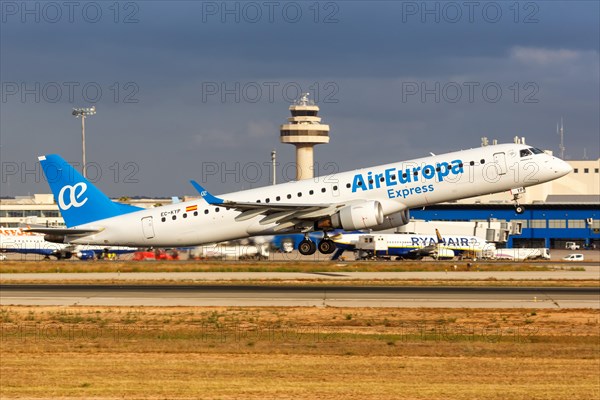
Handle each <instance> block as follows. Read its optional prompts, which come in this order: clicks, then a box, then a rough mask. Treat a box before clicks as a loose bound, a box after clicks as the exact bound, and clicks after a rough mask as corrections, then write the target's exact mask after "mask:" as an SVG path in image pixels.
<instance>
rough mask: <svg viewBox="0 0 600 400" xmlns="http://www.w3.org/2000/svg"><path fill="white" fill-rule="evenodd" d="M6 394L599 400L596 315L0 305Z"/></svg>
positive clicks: (0, 392) (1, 386)
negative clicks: (0, 306) (596, 399)
mask: <svg viewBox="0 0 600 400" xmlns="http://www.w3.org/2000/svg"><path fill="white" fill-rule="evenodd" d="M0 324H1V328H2V329H1V341H0V397H1V398H2V399H9V398H77V399H80V398H97V399H117V398H148V399H172V398H182V399H197V398H201V399H292V398H295V399H297V398H302V399H585V400H588V399H593V398H598V397H600V372H599V371H600V312H599V311H598V310H568V311H567V310H546V309H544V310H535V309H528V310H522V309H521V310H516V309H510V310H508V309H501V310H478V309H469V310H467V309H393V310H390V309H376V308H214V307H206V308H192V307H177V308H152V307H147V308H129V307H111V308H105V307H69V308H64V307H16V306H15V307H2V308H1V309H0Z"/></svg>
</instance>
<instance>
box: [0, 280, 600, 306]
mask: <svg viewBox="0 0 600 400" xmlns="http://www.w3.org/2000/svg"><path fill="white" fill-rule="evenodd" d="M0 305H2V306H6V305H45V306H50V305H52V306H140V307H141V306H273V307H275V306H277V307H281V306H322V307H323V306H327V307H436V308H439V307H441V308H595V309H600V288H598V287H585V288H566V287H538V288H536V287H451V286H444V287H440V286H436V287H420V286H412V287H407V286H393V287H390V286H260V285H251V286H250V285H247V286H244V285H222V286H214V285H185V286H183V285H178V286H173V285H119V286H115V285H18V284H16V285H2V286H0Z"/></svg>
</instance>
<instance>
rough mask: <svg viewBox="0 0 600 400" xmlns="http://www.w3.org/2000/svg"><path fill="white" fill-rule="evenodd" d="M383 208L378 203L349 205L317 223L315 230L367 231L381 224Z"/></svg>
mask: <svg viewBox="0 0 600 400" xmlns="http://www.w3.org/2000/svg"><path fill="white" fill-rule="evenodd" d="M383 219H384V217H383V208H382V207H381V203H380V202H378V201H365V202H364V203H360V204H351V205H348V206H345V207H343V208H341V209H340V211H338V212H337V213H335V214H333V215H332V216H331V217H328V218H326V219H323V220H321V221H319V222H317V224H316V225H317V228H320V229H323V228H332V229H339V228H341V229H345V230H347V231H355V230H358V229H369V228H371V227H373V226H375V225H379V224H381V223H383Z"/></svg>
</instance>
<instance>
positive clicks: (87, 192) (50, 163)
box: [39, 154, 141, 228]
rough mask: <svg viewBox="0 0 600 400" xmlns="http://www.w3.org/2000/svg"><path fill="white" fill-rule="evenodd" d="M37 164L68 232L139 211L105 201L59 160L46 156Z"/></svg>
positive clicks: (100, 194) (77, 174)
mask: <svg viewBox="0 0 600 400" xmlns="http://www.w3.org/2000/svg"><path fill="white" fill-rule="evenodd" d="M39 160H40V163H41V164H42V170H43V171H44V175H45V176H46V180H47V181H48V185H50V189H51V190H52V193H53V194H54V199H55V200H56V204H58V208H59V209H60V212H61V214H62V216H63V219H64V220H65V224H66V225H67V227H69V228H70V227H73V226H77V225H82V224H86V223H88V222H94V221H98V220H101V219H105V218H110V217H116V216H117V215H122V214H127V213H130V212H134V211H138V210H141V208H139V207H135V206H130V205H127V204H120V203H115V202H114V201H112V200H111V199H109V198H108V197H107V196H106V195H105V194H104V193H102V192H101V191H100V190H98V188H96V187H95V186H94V185H93V184H92V183H91V182H90V181H88V180H87V179H85V178H84V177H83V176H81V174H80V173H79V172H77V171H76V170H75V168H73V167H72V166H71V165H70V164H69V163H67V162H66V161H65V160H64V159H63V158H62V157H61V156H58V155H56V154H49V155H46V156H41V157H39Z"/></svg>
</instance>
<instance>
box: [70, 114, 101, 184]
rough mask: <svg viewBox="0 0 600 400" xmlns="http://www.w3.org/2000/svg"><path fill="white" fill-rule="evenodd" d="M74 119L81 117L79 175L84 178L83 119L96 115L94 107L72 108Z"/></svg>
mask: <svg viewBox="0 0 600 400" xmlns="http://www.w3.org/2000/svg"><path fill="white" fill-rule="evenodd" d="M72 114H73V116H74V117H75V118H80V117H81V162H82V165H81V174H82V175H83V177H84V178H86V171H85V118H86V117H89V116H90V115H94V114H96V106H92V107H90V108H73V112H72Z"/></svg>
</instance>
